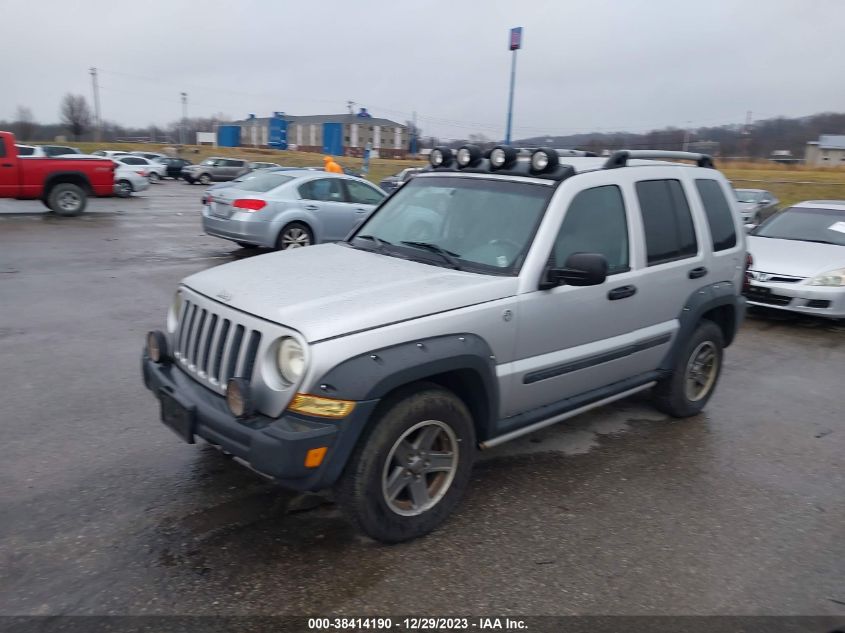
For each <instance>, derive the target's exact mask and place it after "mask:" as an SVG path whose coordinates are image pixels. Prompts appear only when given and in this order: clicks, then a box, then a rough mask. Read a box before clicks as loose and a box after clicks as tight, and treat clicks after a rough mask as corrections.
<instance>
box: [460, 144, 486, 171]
mask: <svg viewBox="0 0 845 633" xmlns="http://www.w3.org/2000/svg"><path fill="white" fill-rule="evenodd" d="M480 160H481V148H479V147H478V146H476V145H464V146H463V147H462V148H461V149H459V150H458V156H457V161H458V167H472V166H473V165H476V164H478V162H479V161H480Z"/></svg>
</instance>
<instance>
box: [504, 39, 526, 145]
mask: <svg viewBox="0 0 845 633" xmlns="http://www.w3.org/2000/svg"><path fill="white" fill-rule="evenodd" d="M520 48H522V27H521V26H517V27H515V28H512V29H511V42H510V50H511V51H512V52H513V55H512V56H511V89H510V93H509V95H508V123H507V127H506V128H505V145H510V144H511V123H512V121H513V88H514V84H515V83H516V51H518V50H519V49H520Z"/></svg>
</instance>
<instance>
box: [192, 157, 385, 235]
mask: <svg viewBox="0 0 845 633" xmlns="http://www.w3.org/2000/svg"><path fill="white" fill-rule="evenodd" d="M385 196H386V194H385V193H384V192H383V191H382V190H381V189H379V188H378V187H376V186H375V185H372V184H370V183H369V182H367V181H365V180H362V179H361V178H354V177H352V176H345V175H343V174H330V173H325V172H318V171H313V170H307V169H302V170H298V169H291V170H286V171H275V170H274V171H266V172H256V175H255V176H254V177H252V178H249V179H248V180H243V181H241V182H238V183H237V184H236V186H234V187H226V188H222V189H215V190H210V191H209V192H208V193H207V195H206V196H205V197H204V198H203V211H202V226H203V229H204V230H205V232H206V233H208V234H209V235H213V236H215V237H221V238H223V239H227V240H231V241H233V242H236V243H237V244H239V245H240V246H244V247H248V246H263V247H266V248H275V249H278V250H287V249H289V248H300V247H303V246H310V245H311V244H320V243H322V242H335V241H339V240H342V239H344V238H346V236H347V235H349V233H350V232H351V231H352V229H354V228H355V227H356V226H358V225H359V224H360V223H361V222H363V221H364V220H365V219H367V218H368V217H369V215H370V213H372V211H373V209H375V208H376V207H377V206H378V205H379V203H380V202H381V201H382V200H383V199H384V197H385Z"/></svg>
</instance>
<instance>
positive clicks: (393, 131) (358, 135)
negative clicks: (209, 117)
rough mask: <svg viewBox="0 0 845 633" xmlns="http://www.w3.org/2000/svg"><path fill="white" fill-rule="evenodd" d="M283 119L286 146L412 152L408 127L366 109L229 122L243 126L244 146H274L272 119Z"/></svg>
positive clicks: (394, 154)
mask: <svg viewBox="0 0 845 633" xmlns="http://www.w3.org/2000/svg"><path fill="white" fill-rule="evenodd" d="M279 119H281V120H283V121H284V127H285V146H296V149H298V150H299V151H301V152H316V153H322V154H333V155H335V156H363V154H364V148H365V147H366V146H367V144H368V143H370V144H371V145H370V147H371V148H372V154H371V155H372V156H374V157H381V158H404V157H405V156H406V155H407V153H408V143H409V135H408V128H407V127H406V126H404V125H402V124H401V123H396V121H391V120H390V119H378V118H375V117H373V116H372V115H371V114H370V113H369V112H367V111H366V110H365V109H363V108H362V109H361V111H360V112H358V113H357V114H319V115H313V116H292V115H289V114H281V113H279V115H277V116H276V117H255V116H250V118H248V119H246V120H243V121H234V122H232V123H229V124H227V125H230V126H240V128H241V134H240V144H241V145H252V146H256V147H267V146H272V143H270V142H269V139H270V137H271V134H270V133H269V132H268V130H269V129H270V128H271V122H273V123H277V122H278V120H279Z"/></svg>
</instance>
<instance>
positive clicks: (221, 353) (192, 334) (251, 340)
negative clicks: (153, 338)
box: [174, 297, 261, 393]
mask: <svg viewBox="0 0 845 633" xmlns="http://www.w3.org/2000/svg"><path fill="white" fill-rule="evenodd" d="M260 343H261V332H259V331H258V330H251V329H248V328H246V327H244V326H243V325H242V324H240V323H236V322H234V321H232V320H231V319H226V318H223V317H222V316H221V315H219V314H217V313H215V312H214V311H213V310H212V309H209V308H204V307H202V306H200V305H198V304H196V303H194V302H192V301H190V300H189V299H188V298H187V297H186V298H185V299H184V301H183V305H182V314H181V315H180V318H179V325H178V327H177V330H176V345H175V350H174V356H175V357H176V359H177V360H178V361H179V364H180V365H181V366H182V368H183V369H185V370H186V371H187V372H188V373H189V374H192V375H193V376H194V377H195V378H197V379H198V380H199V381H201V382H203V383H205V384H207V385H208V386H210V387H212V388H213V389H215V390H216V391H219V392H220V393H223V391H224V390H225V387H226V381H227V380H229V378H234V377H241V378H246V379H250V378H251V377H252V370H253V368H254V367H255V357H256V354H257V352H258V345H259V344H260Z"/></svg>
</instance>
